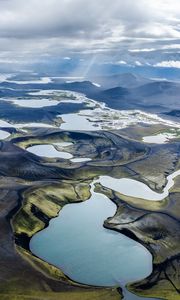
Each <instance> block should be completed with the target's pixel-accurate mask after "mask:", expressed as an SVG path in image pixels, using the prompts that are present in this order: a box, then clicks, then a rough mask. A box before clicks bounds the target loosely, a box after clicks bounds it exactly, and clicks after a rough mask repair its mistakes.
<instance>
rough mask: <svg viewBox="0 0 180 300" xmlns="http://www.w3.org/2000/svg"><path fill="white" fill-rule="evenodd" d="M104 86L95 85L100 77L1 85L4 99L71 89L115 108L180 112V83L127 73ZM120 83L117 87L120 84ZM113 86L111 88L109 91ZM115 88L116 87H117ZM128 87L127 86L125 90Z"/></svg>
mask: <svg viewBox="0 0 180 300" xmlns="http://www.w3.org/2000/svg"><path fill="white" fill-rule="evenodd" d="M101 80H102V82H103V84H105V82H106V83H107V82H108V84H107V85H105V87H104V86H103V85H102V86H100V87H99V86H96V83H99V84H102V82H100V81H98V80H97V78H93V79H92V82H91V81H89V80H85V81H74V82H64V83H62V82H59V83H58V82H50V83H47V84H42V83H38V84H35V83H33V84H32V83H29V84H16V83H10V82H3V83H1V84H0V90H1V96H6V95H7V96H17V95H18V93H19V92H20V93H21V95H22V93H23V95H24V94H25V93H26V92H27V91H28V89H40V90H41V89H42V90H44V89H49V90H51V89H52V90H71V91H75V92H80V93H84V94H85V95H87V96H88V97H89V98H92V99H95V100H97V101H102V102H105V103H106V104H107V105H108V106H109V107H111V108H115V109H119V110H121V109H141V110H144V111H149V112H153V113H168V112H170V111H179V110H180V84H179V83H176V82H170V81H155V80H154V81H153V80H150V79H146V78H143V77H140V76H139V75H138V76H137V75H134V74H131V73H125V74H120V75H113V76H105V77H101ZM117 84H118V85H117ZM108 85H110V86H111V87H110V88H107V87H108ZM114 85H115V86H114ZM125 85H126V87H125Z"/></svg>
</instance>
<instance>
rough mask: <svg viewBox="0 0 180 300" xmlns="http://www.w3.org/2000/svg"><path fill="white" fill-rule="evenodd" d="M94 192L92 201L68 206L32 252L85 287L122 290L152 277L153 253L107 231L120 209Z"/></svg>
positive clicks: (35, 239) (35, 238) (33, 243)
mask: <svg viewBox="0 0 180 300" xmlns="http://www.w3.org/2000/svg"><path fill="white" fill-rule="evenodd" d="M91 192H92V196H91V198H90V199H89V200H87V201H85V202H83V203H78V204H69V205H66V206H65V207H64V208H63V209H62V210H61V212H60V215H59V217H57V218H55V219H53V220H51V221H50V224H49V227H48V228H46V229H44V230H42V231H41V232H39V233H37V234H36V235H34V236H33V238H32V239H31V242H30V248H31V251H32V252H33V253H34V254H36V255H37V256H39V257H41V258H42V259H44V260H45V261H48V262H50V263H51V264H54V265H56V266H57V267H59V268H60V269H61V270H62V271H63V272H64V273H65V274H66V275H68V276H69V277H70V278H71V279H73V280H75V281H77V282H81V283H84V284H89V285H95V286H96V285H98V286H116V285H118V286H119V285H124V284H125V283H127V282H130V281H134V280H139V279H142V278H144V277H146V276H148V275H149V274H150V273H151V271H152V256H151V254H150V253H149V251H148V250H147V249H146V248H145V247H143V246H142V245H141V244H139V243H137V242H135V241H133V240H132V239H130V238H128V237H126V236H124V235H122V234H120V233H118V232H115V231H111V230H108V229H105V228H104V227H103V223H104V220H106V219H107V218H108V217H111V216H113V215H114V214H115V212H116V206H115V204H114V203H113V202H112V201H110V200H109V199H108V198H107V197H106V196H105V195H103V194H98V193H95V192H94V191H93V188H92V189H91Z"/></svg>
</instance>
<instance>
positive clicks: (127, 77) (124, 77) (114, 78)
mask: <svg viewBox="0 0 180 300" xmlns="http://www.w3.org/2000/svg"><path fill="white" fill-rule="evenodd" d="M91 80H92V81H94V82H97V83H98V84H100V85H101V87H103V88H106V89H108V88H113V87H117V86H120V87H123V88H134V87H138V86H140V85H144V84H147V83H150V82H152V80H151V79H147V78H144V77H142V76H140V75H135V74H132V73H124V74H115V75H110V76H101V77H100V76H99V77H93V78H91Z"/></svg>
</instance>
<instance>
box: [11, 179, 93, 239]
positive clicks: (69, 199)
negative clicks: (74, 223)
mask: <svg viewBox="0 0 180 300" xmlns="http://www.w3.org/2000/svg"><path fill="white" fill-rule="evenodd" d="M89 197H90V191H89V184H88V183H77V182H76V183H65V182H61V183H52V184H51V185H46V186H43V187H40V188H32V189H28V190H27V191H26V192H24V194H23V198H24V205H23V207H22V208H21V209H20V211H19V212H18V213H17V214H16V216H15V217H14V219H13V228H14V232H15V234H18V235H19V234H26V235H27V236H29V237H31V236H32V235H33V234H35V233H36V232H37V231H39V230H41V229H43V228H44V226H45V224H46V223H47V222H48V220H49V219H51V218H54V217H56V216H57V215H58V213H59V211H60V210H61V208H62V207H63V206H64V205H66V204H68V203H73V202H77V201H78V202H79V201H83V200H86V199H88V198H89Z"/></svg>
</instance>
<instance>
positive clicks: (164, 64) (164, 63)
mask: <svg viewBox="0 0 180 300" xmlns="http://www.w3.org/2000/svg"><path fill="white" fill-rule="evenodd" d="M154 67H162V68H178V69H180V61H178V60H176V61H175V60H169V61H161V62H158V63H156V64H155V65H154Z"/></svg>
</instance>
